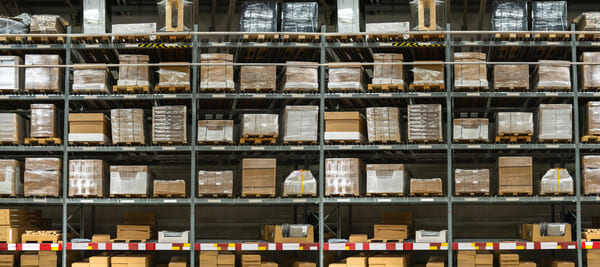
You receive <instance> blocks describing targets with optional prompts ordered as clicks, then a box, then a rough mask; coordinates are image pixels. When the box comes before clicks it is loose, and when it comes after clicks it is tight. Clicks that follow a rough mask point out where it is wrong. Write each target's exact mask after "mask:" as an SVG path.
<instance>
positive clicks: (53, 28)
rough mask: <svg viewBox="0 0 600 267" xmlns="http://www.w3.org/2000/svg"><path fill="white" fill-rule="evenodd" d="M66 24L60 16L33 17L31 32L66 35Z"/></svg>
mask: <svg viewBox="0 0 600 267" xmlns="http://www.w3.org/2000/svg"><path fill="white" fill-rule="evenodd" d="M64 24H65V23H64V20H63V19H62V18H61V17H60V16H59V15H33V16H31V25H30V26H29V31H30V32H31V33H44V34H56V33H64V32H65V26H64Z"/></svg>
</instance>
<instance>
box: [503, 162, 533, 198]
mask: <svg viewBox="0 0 600 267" xmlns="http://www.w3.org/2000/svg"><path fill="white" fill-rule="evenodd" d="M532 193H533V180H532V158H531V157H499V158H498V194H499V195H501V196H502V195H512V194H527V195H531V194H532Z"/></svg>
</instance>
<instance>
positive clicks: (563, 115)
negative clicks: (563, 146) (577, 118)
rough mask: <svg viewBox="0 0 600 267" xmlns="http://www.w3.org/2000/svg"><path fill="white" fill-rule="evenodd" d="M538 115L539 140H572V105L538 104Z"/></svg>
mask: <svg viewBox="0 0 600 267" xmlns="http://www.w3.org/2000/svg"><path fill="white" fill-rule="evenodd" d="M538 115H539V122H538V125H539V139H540V140H542V139H560V140H571V139H572V138H573V105H571V104H540V107H539V114H538Z"/></svg>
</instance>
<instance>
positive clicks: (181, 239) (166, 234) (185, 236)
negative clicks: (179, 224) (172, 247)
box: [158, 231, 190, 243]
mask: <svg viewBox="0 0 600 267" xmlns="http://www.w3.org/2000/svg"><path fill="white" fill-rule="evenodd" d="M189 240H190V231H183V232H173V231H158V243H189V242H190V241H189Z"/></svg>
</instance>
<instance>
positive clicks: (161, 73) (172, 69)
mask: <svg viewBox="0 0 600 267" xmlns="http://www.w3.org/2000/svg"><path fill="white" fill-rule="evenodd" d="M161 63H187V62H161ZM156 72H157V73H158V85H160V86H181V85H188V86H189V85H190V67H188V66H161V67H160V69H158V71H156Z"/></svg>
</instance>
